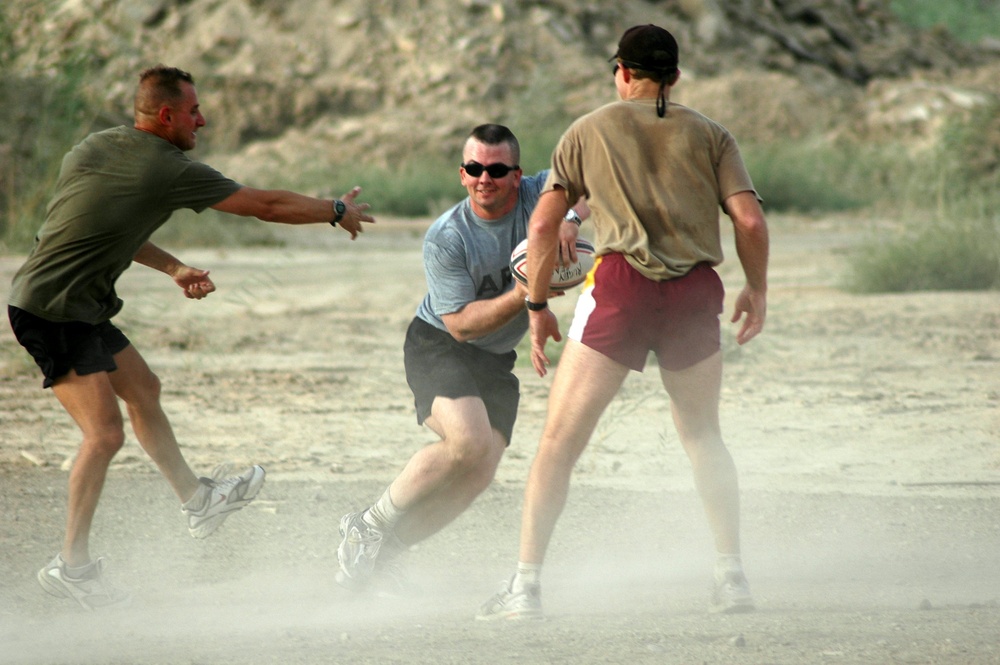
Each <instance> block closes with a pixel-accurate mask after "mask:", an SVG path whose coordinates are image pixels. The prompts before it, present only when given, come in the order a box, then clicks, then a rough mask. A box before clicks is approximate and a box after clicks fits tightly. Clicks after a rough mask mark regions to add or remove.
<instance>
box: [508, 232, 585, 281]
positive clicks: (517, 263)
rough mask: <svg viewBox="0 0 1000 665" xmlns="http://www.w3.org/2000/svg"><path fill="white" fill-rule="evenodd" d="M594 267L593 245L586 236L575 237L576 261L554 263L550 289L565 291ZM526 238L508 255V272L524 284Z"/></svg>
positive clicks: (525, 279) (526, 251) (526, 268)
mask: <svg viewBox="0 0 1000 665" xmlns="http://www.w3.org/2000/svg"><path fill="white" fill-rule="evenodd" d="M593 267H594V245H593V244H592V243H591V242H590V241H589V240H587V239H586V238H577V239H576V262H575V263H571V264H570V265H568V266H559V265H556V267H555V270H553V271H552V279H551V280H549V290H550V291H565V290H566V289H571V288H573V287H574V286H577V285H578V284H582V283H583V280H585V279H586V278H587V273H588V272H590V269H591V268H593ZM527 270H528V239H527V238H525V239H524V240H522V241H521V242H520V243H518V245H517V247H515V248H514V251H513V253H511V255H510V272H511V274H512V275H514V279H516V280H517V281H519V282H521V283H522V284H524V285H527V284H528V275H527V274H526V271H527Z"/></svg>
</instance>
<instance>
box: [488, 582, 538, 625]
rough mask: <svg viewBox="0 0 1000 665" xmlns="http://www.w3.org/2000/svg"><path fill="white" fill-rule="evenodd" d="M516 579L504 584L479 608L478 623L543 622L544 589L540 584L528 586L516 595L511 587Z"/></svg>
mask: <svg viewBox="0 0 1000 665" xmlns="http://www.w3.org/2000/svg"><path fill="white" fill-rule="evenodd" d="M513 582H514V578H513V577H511V578H510V580H509V581H507V582H504V583H503V584H502V585H501V587H500V590H499V591H498V592H497V593H496V594H494V596H493V597H492V598H490V599H489V600H487V601H486V602H485V603H483V604H482V605H481V606H480V607H479V611H478V612H476V621H496V620H497V619H509V620H526V619H527V620H534V621H541V620H543V619H544V618H545V617H543V616H542V588H541V585H540V584H527V585H525V587H524V589H523V590H522V591H519V592H518V593H514V592H513V591H511V585H512V584H513Z"/></svg>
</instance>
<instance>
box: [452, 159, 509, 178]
mask: <svg viewBox="0 0 1000 665" xmlns="http://www.w3.org/2000/svg"><path fill="white" fill-rule="evenodd" d="M462 168H463V169H465V172H466V173H468V174H469V175H470V176H472V177H473V178H478V177H479V176H481V175H483V171H486V172H487V173H489V174H490V177H491V178H503V177H504V176H506V175H507V174H508V173H510V172H511V171H516V170H518V169H519V168H521V167H520V166H518V165H517V164H514V166H507V165H506V164H500V163H499V162H498V163H496V164H490V165H489V166H483V165H482V164H480V163H479V162H467V163H465V164H462Z"/></svg>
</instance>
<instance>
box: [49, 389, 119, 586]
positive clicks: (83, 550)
mask: <svg viewBox="0 0 1000 665" xmlns="http://www.w3.org/2000/svg"><path fill="white" fill-rule="evenodd" d="M52 392H53V393H54V394H55V396H56V398H57V399H58V400H59V402H60V403H61V404H62V406H63V408H64V409H66V412H67V413H69V415H70V416H71V417H72V418H73V420H74V421H76V424H77V426H79V428H80V430H81V432H82V433H83V441H82V442H81V443H80V450H79V452H78V453H77V456H76V461H75V462H74V463H73V469H72V470H71V471H70V474H69V496H68V501H67V510H66V534H65V538H64V541H63V547H62V557H63V560H64V561H66V563H67V564H69V565H70V566H74V567H79V566H83V565H85V564H87V563H89V562H90V548H89V541H90V528H91V525H92V523H93V519H94V513H95V512H96V511H97V504H98V501H99V500H100V498H101V490H102V489H103V488H104V479H105V478H106V477H107V472H108V466H109V465H110V464H111V459H112V458H113V457H114V456H115V454H116V453H117V452H118V451H119V450H120V449H121V447H122V445H123V444H124V442H125V434H124V431H123V425H122V417H121V412H120V411H119V409H118V400H117V399H116V398H115V393H114V390H113V389H112V387H111V382H110V381H109V380H108V374H107V373H106V372H98V373H95V374H88V375H86V376H80V375H78V374H77V373H76V372H75V371H70V373H69V374H67V375H66V376H63V377H60V378H59V379H57V380H56V382H55V383H54V384H53V386H52Z"/></svg>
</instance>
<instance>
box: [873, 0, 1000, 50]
mask: <svg viewBox="0 0 1000 665" xmlns="http://www.w3.org/2000/svg"><path fill="white" fill-rule="evenodd" d="M890 7H891V9H892V11H893V13H894V14H895V15H896V16H898V17H899V18H900V20H902V21H904V22H906V23H909V24H910V25H912V26H914V27H917V28H933V27H938V26H940V27H944V28H946V29H947V30H948V31H949V32H950V33H951V34H953V35H954V36H955V37H957V38H958V39H959V40H961V41H964V42H967V43H974V42H978V41H979V40H980V39H982V38H983V37H989V36H992V37H998V36H1000V12H998V11H997V9H998V8H997V3H996V1H995V0H947V1H942V0H892V2H891V3H890Z"/></svg>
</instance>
